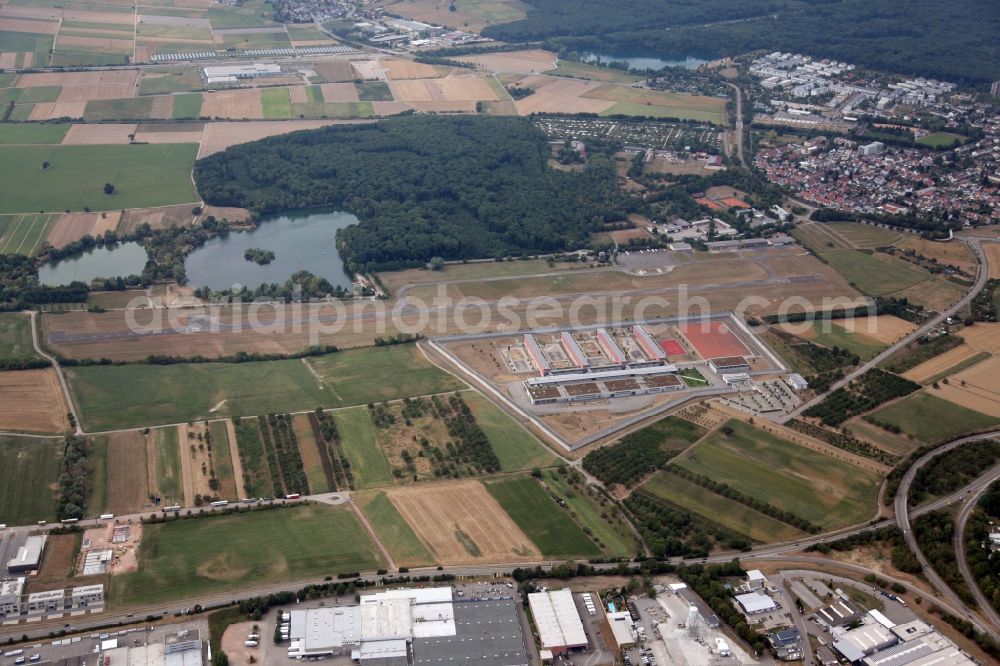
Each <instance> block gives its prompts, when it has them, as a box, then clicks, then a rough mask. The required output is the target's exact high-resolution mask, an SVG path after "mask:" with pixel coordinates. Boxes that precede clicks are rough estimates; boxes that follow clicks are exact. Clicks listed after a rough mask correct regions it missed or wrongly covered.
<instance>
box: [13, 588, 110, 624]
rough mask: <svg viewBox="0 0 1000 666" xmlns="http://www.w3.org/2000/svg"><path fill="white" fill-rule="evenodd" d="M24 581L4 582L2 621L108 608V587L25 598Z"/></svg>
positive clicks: (51, 591) (47, 592) (34, 595)
mask: <svg viewBox="0 0 1000 666" xmlns="http://www.w3.org/2000/svg"><path fill="white" fill-rule="evenodd" d="M24 582H25V579H24V578H15V579H13V580H6V581H0V620H12V619H16V618H21V617H38V616H39V615H62V614H63V613H67V612H69V613H75V612H80V611H87V610H103V609H104V585H82V586H80V587H71V588H69V589H64V590H46V591H43V592H35V593H33V594H29V595H27V596H25V595H24Z"/></svg>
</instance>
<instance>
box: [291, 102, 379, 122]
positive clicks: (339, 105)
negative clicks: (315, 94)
mask: <svg viewBox="0 0 1000 666" xmlns="http://www.w3.org/2000/svg"><path fill="white" fill-rule="evenodd" d="M292 115H293V116H294V117H296V118H298V117H300V116H301V117H303V118H371V117H373V116H374V115H375V107H373V106H372V103H371V102H323V103H319V104H317V103H313V104H310V103H304V102H296V103H295V104H292Z"/></svg>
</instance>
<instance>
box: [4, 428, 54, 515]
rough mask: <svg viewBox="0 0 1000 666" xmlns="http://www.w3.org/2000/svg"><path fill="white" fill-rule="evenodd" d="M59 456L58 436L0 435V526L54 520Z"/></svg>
mask: <svg viewBox="0 0 1000 666" xmlns="http://www.w3.org/2000/svg"><path fill="white" fill-rule="evenodd" d="M62 453H63V441H62V439H61V438H59V437H53V438H51V439H39V438H36V437H18V436H15V435H0V523H7V524H10V525H33V524H34V523H36V522H37V521H39V520H54V519H55V518H56V500H57V496H56V490H55V489H54V488H55V486H56V483H57V482H58V479H59V463H60V460H61V459H62ZM26 488H30V489H31V492H25V489H26Z"/></svg>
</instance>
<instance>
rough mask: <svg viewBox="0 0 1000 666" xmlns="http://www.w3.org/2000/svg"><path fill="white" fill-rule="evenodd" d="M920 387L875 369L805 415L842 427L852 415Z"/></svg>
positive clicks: (907, 380) (833, 394) (811, 408)
mask: <svg viewBox="0 0 1000 666" xmlns="http://www.w3.org/2000/svg"><path fill="white" fill-rule="evenodd" d="M919 388H920V384H917V383H915V382H911V381H910V380H909V379H905V378H903V377H900V376H899V375H894V374H892V373H891V372H886V371H885V370H881V369H879V368H872V369H871V370H869V371H868V372H866V373H865V374H863V375H861V376H860V377H858V378H857V379H855V380H854V381H852V382H851V383H850V384H848V385H847V386H845V387H842V388H839V389H837V390H836V391H834V392H832V393H830V394H829V395H828V396H827V397H826V399H825V400H823V402H821V403H819V404H818V405H813V406H812V407H810V408H809V409H807V410H806V411H805V412H803V414H804V415H805V416H813V417H816V418H819V419H821V420H822V421H823V424H824V425H828V426H833V427H836V426H839V425H840V424H842V423H843V422H844V421H847V420H848V419H850V418H851V417H854V416H857V415H858V414H863V413H864V412H867V411H870V410H872V409H875V408H876V407H878V406H879V405H881V404H883V403H885V402H888V401H890V400H892V399H894V398H901V397H903V396H905V395H909V394H910V393H913V392H914V391H916V390H917V389H919Z"/></svg>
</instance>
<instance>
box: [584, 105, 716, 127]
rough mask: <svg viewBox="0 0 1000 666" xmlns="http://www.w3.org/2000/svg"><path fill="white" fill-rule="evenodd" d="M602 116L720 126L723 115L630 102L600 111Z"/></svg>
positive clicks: (673, 106) (679, 107)
mask: <svg viewBox="0 0 1000 666" xmlns="http://www.w3.org/2000/svg"><path fill="white" fill-rule="evenodd" d="M599 115H602V116H651V117H654V118H680V119H682V120H700V121H703V122H707V123H715V124H716V125H722V124H723V123H724V119H725V114H724V113H723V112H720V111H711V110H707V109H692V108H690V107H687V106H684V105H683V104H678V105H669V106H667V105H660V104H635V103H632V102H618V103H617V104H615V105H614V106H612V107H609V108H607V109H605V110H604V111H601V113H600V114H599Z"/></svg>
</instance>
